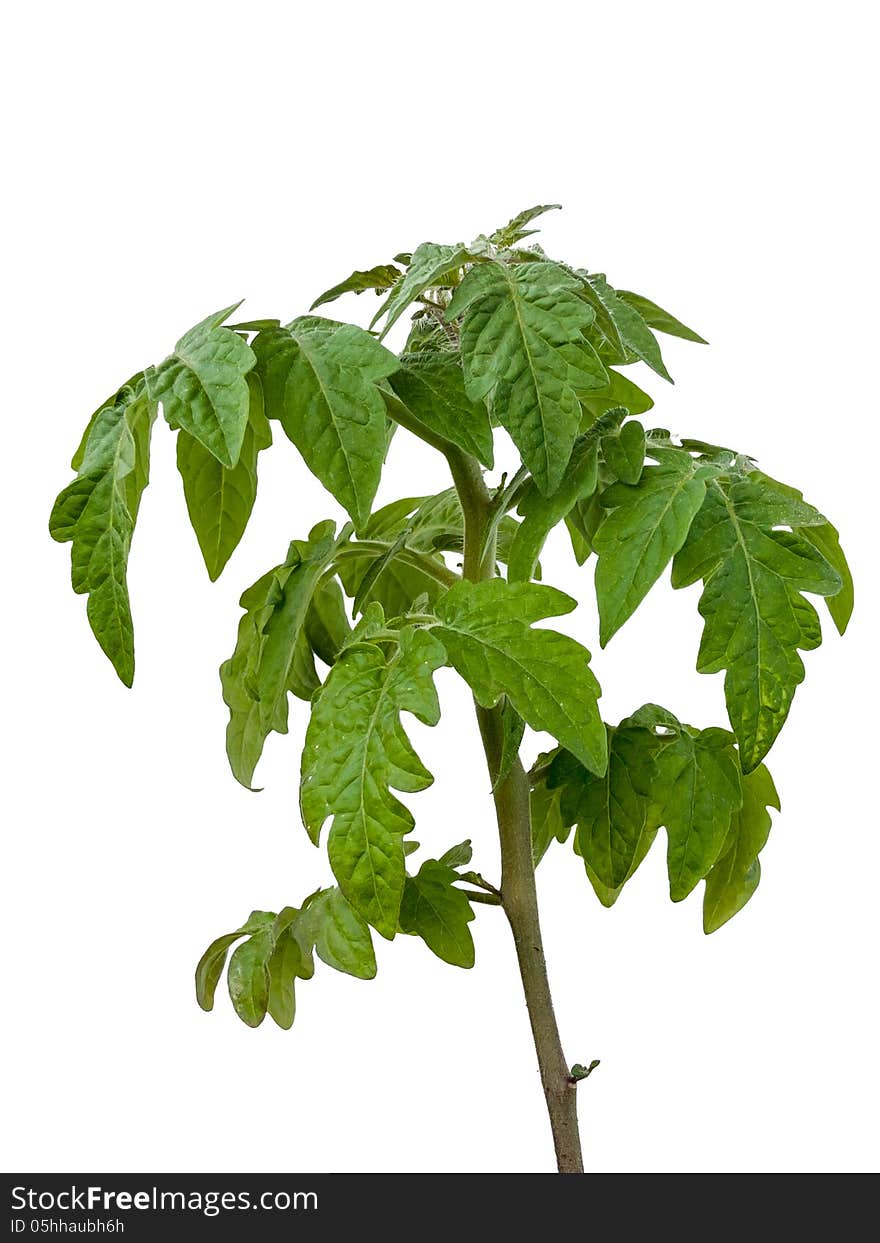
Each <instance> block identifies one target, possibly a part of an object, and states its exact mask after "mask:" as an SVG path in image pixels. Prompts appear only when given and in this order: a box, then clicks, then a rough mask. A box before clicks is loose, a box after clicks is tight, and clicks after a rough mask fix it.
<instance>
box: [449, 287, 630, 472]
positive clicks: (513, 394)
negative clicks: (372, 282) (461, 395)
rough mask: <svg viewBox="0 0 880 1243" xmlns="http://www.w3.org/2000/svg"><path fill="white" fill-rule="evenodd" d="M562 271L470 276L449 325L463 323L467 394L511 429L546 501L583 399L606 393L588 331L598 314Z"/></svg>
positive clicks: (452, 306)
mask: <svg viewBox="0 0 880 1243" xmlns="http://www.w3.org/2000/svg"><path fill="white" fill-rule="evenodd" d="M579 288H580V285H579V282H578V280H577V279H576V278H575V277H573V276H572V275H571V274H569V273H568V272H566V271H565V270H564V269H563V268H561V267H559V266H558V265H557V264H555V263H547V262H537V263H523V264H518V265H514V266H511V267H508V266H506V265H503V264H499V263H485V264H480V265H478V266H476V267H474V268H472V269H471V270H470V271H469V272H468V274H467V275H466V276H465V278H464V280H463V281H462V283H461V284H460V285H459V287H458V288H457V289H456V291H455V293H454V295H453V297H452V301H451V302H450V304H449V307H448V310H447V317H448V318H449V319H454V318H457V317H458V316H463V319H462V325H461V353H462V359H463V365H464V374H465V384H466V387H467V391H468V394H469V396H470V397H471V398H472V399H473V400H474V401H481V400H484V399H485V400H486V401H487V403H488V406H489V411H490V414H492V415H493V416H494V417H496V418H497V419H498V420H499V422H501V423H502V424H503V426H504V427H505V428H506V429H507V431H508V432H509V433H510V435H511V436H512V438H513V441H514V443H515V444H516V446H517V448H518V449H519V451H520V453H521V455H522V459H523V462H524V463H525V464H526V466H528V468H529V470H530V471H531V472H532V475H533V476H534V478H535V482H536V483H537V485H538V487H539V488H540V489H541V491H542V492H544V493H547V494H549V493H551V492H553V491H554V490H555V489H556V488H557V487H558V486H559V483H560V481H561V479H562V476H563V473H564V471H565V467H566V465H567V464H568V460H569V457H570V456H571V450H572V446H573V445H574V441H575V438H576V436H577V434H578V429H579V426H580V422H581V407H580V402H579V400H578V398H579V397H580V396H581V395H582V394H585V393H588V392H590V391H591V390H594V389H600V388H603V387H605V386H606V385H607V383H608V377H607V374H606V372H605V368H604V367H603V366H602V364H601V362H600V361H599V359H598V357H597V355H596V353H595V351H594V350H593V348H592V346H591V345H590V344H589V342H588V341H587V340H586V338H585V337H584V335H583V330H584V328H585V327H587V325H588V324H589V323H590V322H591V321H592V318H593V313H592V311H591V309H590V308H589V306H588V305H587V304H586V303H585V302H584V300H583V298H581V297H580V296H579V292H578V291H579Z"/></svg>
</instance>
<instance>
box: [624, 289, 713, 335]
mask: <svg viewBox="0 0 880 1243" xmlns="http://www.w3.org/2000/svg"><path fill="white" fill-rule="evenodd" d="M617 296H618V298H622V299H623V301H624V302H628V303H629V305H630V306H631V307H633V308H634V309H635V310H636V311H638V313H639V315H641V317H642V319H643V320H644V321H645V323H646V324H647V325H648V327H649V328H656V329H657V331H658V332H665V333H666V335H667V336H668V337H681V338H682V339H683V340H685V341H696V342H697V344H698V345H708V341H706V340H705V338H704V337H701V336H700V334H699V333H698V332H694V330H693V328H688V326H687V325H686V324H683V323H682V322H681V320H680V319H676V318H675V316H674V315H670V314H669V312H668V311H664V310H663V308H662V307H661V306H658V305H657V303H656V302H652V301H651V299H650V298H644V297H642V295H641V294H638V293H630V291H629V290H628V289H618V290H617Z"/></svg>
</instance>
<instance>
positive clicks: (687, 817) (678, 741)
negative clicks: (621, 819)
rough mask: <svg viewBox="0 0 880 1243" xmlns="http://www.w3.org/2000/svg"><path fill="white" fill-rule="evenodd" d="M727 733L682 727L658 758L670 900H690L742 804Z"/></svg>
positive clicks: (656, 795)
mask: <svg viewBox="0 0 880 1243" xmlns="http://www.w3.org/2000/svg"><path fill="white" fill-rule="evenodd" d="M732 741H733V739H732V737H731V735H730V734H729V733H728V732H727V730H723V729H704V730H693V729H690V728H689V727H684V728H682V729H681V730H680V732H679V733H678V734H677V736H676V737H675V738H674V739H672V740H671V741H670V742H669V744H668V745H667V746H665V747H663V749H662V750H661V751H660V752H659V754H658V756H657V770H658V776H657V783H658V784H657V788H656V789H655V792H654V798H655V801H656V802H657V804H658V807H659V816H660V822H661V823H662V824H664V825H665V826H666V833H667V837H668V848H667V856H666V862H667V867H668V870H669V896H670V897H671V898H672V901H673V902H680V901H681V900H682V899H683V898H686V897H687V895H688V894H689V893H690V892H691V890H692V889H693V888H694V887H695V886H696V885H697V884H698V883H699V881H701V880H702V879H703V877H704V876H705V875H706V874H707V872H708V871H709V869H710V868H711V867H712V865H713V864H714V863H715V862H716V860H717V859H718V857H719V855H720V854H721V851H722V849H723V847H724V843H725V841H726V840H727V834H728V831H729V829H730V824H731V820H732V818H733V816H734V815H735V814H736V812H737V811H738V810H739V807H740V805H741V802H742V792H741V784H740V773H739V766H738V764H737V761H736V752H735V751H734V750H733V747H732V746H731V743H732Z"/></svg>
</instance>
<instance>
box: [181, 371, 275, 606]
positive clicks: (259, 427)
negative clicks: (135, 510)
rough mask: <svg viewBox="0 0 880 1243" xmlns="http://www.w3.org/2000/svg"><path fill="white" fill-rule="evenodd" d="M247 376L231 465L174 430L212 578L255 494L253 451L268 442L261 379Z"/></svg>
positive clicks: (190, 506)
mask: <svg viewBox="0 0 880 1243" xmlns="http://www.w3.org/2000/svg"><path fill="white" fill-rule="evenodd" d="M245 379H246V381H247V385H248V391H249V394H250V406H249V413H248V421H247V426H246V428H245V432H244V439H243V441H242V445H241V452H240V453H239V456H238V461H237V462H236V464H235V466H233V467H226V466H224V465H223V464H222V463H221V462H219V461H218V460H217V458H216V457H215V456H214V454H213V453H211V452H210V450H208V449H206V448H205V446H204V445H203V444H202V443H201V441H199V440H196V439H195V438H194V437H193V436H190V435H189V433H188V432H185V431H183V429H181V430H180V431H179V432H178V433H177V469H178V470H179V471H180V474H181V478H182V479H183V492H184V496H185V497H186V508H187V512H188V513H189V517H190V522H191V523H192V526H193V530H194V531H195V533H196V538H197V539H198V541H199V548H200V549H201V550H202V556H203V558H204V561H205V568H206V569H207V571H208V577H209V578H210V579H211V582H214V581H215V579H217V578H219V576H220V574H221V573H222V571H223V567H224V566H225V565H226V562H227V561H228V560H229V558H230V557H231V556H232V554H233V553H234V552H235V550H236V548H237V547H238V545H239V542H240V540H241V537H242V536H243V535H244V532H245V528H246V527H247V524H248V519H249V518H250V516H251V511H252V509H253V507H254V501H255V500H256V496H257V457H258V455H259V453H260V452H261V450H263V449H268V448H269V446H270V445H271V443H272V432H271V429H270V427H269V423H268V421H267V419H266V416H265V414H264V412H263V393H262V389H261V387H260V382H259V379H258V378H257V377H256V376H255V375H254V374H253V373H248V375H247V376H246V377H245Z"/></svg>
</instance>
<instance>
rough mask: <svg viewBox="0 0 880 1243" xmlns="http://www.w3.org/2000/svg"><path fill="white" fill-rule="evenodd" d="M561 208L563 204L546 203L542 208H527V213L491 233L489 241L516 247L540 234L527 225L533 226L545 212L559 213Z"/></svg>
mask: <svg viewBox="0 0 880 1243" xmlns="http://www.w3.org/2000/svg"><path fill="white" fill-rule="evenodd" d="M561 206H562V204H561V203H544V204H542V205H541V206H540V207H527V208H526V210H525V211H521V212H519V214H518V215H516V216H514V217H513V219H512V220H508V222H507V224H506V225H504V227H503V228H501V229H496V230H495V232H494V233H490V234H489V241H490V242H493V243H494V244H495V245H496V246H501V247H508V246H515V245H516V244H517V242H521V241H522V240H523V238H525V237H531V235H532V234H533V233H537V232H538V230H537V229H527V228H526V225H528V224H531V223H532V221H533V220H537V218H538V216H543V215H544V213H545V212H548V211H559V210H560V208H561Z"/></svg>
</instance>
